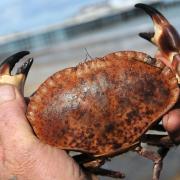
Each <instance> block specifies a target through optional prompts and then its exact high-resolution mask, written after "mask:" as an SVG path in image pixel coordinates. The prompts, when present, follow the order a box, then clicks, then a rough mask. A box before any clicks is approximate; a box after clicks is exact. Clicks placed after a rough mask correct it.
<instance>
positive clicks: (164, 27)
mask: <svg viewBox="0 0 180 180" xmlns="http://www.w3.org/2000/svg"><path fill="white" fill-rule="evenodd" d="M135 7H137V8H141V9H143V10H144V11H145V12H146V13H147V14H149V15H150V17H151V18H152V20H153V23H154V30H155V31H154V32H150V33H140V34H139V35H140V36H141V37H142V38H144V39H146V40H148V41H150V42H152V43H153V44H155V45H156V46H157V47H158V48H159V52H160V54H161V56H159V59H160V60H162V61H163V62H164V63H165V64H166V65H167V66H169V67H170V68H171V69H172V70H173V71H175V73H176V74H177V78H178V80H179V82H180V54H179V53H180V36H179V34H178V32H177V31H176V29H175V28H174V27H173V26H172V25H171V24H170V23H169V22H168V20H167V19H166V18H165V17H164V16H163V15H162V14H161V13H160V12H159V11H157V10H156V9H154V8H153V7H151V6H148V5H145V4H141V3H139V4H136V5H135ZM161 57H162V58H161Z"/></svg>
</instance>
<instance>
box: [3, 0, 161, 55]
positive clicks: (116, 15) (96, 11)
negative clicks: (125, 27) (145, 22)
mask: <svg viewBox="0 0 180 180" xmlns="http://www.w3.org/2000/svg"><path fill="white" fill-rule="evenodd" d="M120 2H121V1H119V0H118V1H117V0H105V1H103V3H97V4H95V5H91V6H86V7H83V8H82V9H80V11H79V13H78V14H77V15H75V16H73V17H72V18H71V19H69V20H68V21H66V22H64V23H63V24H58V25H53V26H50V27H47V28H44V29H41V30H36V31H31V32H22V33H15V34H11V35H8V36H4V37H1V38H0V55H1V56H4V55H6V54H8V53H14V52H17V51H21V50H31V51H32V50H33V51H39V50H42V49H45V48H48V47H50V46H52V45H55V44H57V43H63V42H64V41H67V40H69V39H72V38H73V37H75V36H78V35H81V34H82V33H86V32H89V31H92V30H97V29H99V28H103V27H107V26H110V25H112V24H113V23H117V22H119V21H120V20H121V21H123V20H126V19H127V18H131V17H134V13H136V14H138V13H139V14H140V13H141V12H140V11H137V10H135V9H134V8H133V5H134V4H135V3H136V0H129V1H123V4H122V2H121V3H120ZM137 2H146V3H147V2H148V3H149V4H156V5H157V4H159V3H160V1H158V0H151V1H143V0H142V1H140V0H137Z"/></svg>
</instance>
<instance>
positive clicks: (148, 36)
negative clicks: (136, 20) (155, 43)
mask: <svg viewBox="0 0 180 180" xmlns="http://www.w3.org/2000/svg"><path fill="white" fill-rule="evenodd" d="M139 36H140V37H142V38H144V39H146V40H148V41H150V42H152V38H153V37H154V32H149V33H145V32H143V33H139Z"/></svg>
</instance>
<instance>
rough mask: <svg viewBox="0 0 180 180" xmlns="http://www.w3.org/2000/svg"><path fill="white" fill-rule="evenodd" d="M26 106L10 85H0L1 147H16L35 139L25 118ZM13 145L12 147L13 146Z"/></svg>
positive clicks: (17, 92)
mask: <svg viewBox="0 0 180 180" xmlns="http://www.w3.org/2000/svg"><path fill="white" fill-rule="evenodd" d="M25 110H26V105H25V102H24V99H23V97H22V96H21V95H20V93H19V91H18V90H17V89H16V88H15V87H14V86H11V85H0V139H1V144H2V146H7V147H8V146H11V148H12V147H17V146H18V145H23V146H24V145H27V144H31V143H32V141H33V140H34V139H35V136H34V135H33V133H32V129H31V127H30V125H29V123H28V122H27V119H26V117H25ZM13 145H14V146H13Z"/></svg>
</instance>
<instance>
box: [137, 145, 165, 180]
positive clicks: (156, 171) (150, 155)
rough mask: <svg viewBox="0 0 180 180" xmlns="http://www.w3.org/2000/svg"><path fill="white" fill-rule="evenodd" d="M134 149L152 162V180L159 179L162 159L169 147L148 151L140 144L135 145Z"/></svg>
mask: <svg viewBox="0 0 180 180" xmlns="http://www.w3.org/2000/svg"><path fill="white" fill-rule="evenodd" d="M135 151H136V152H137V153H138V154H139V155H140V156H143V157H145V158H147V159H150V160H152V161H153V163H154V167H153V178H152V180H159V177H160V173H161V170H162V167H163V159H164V158H165V157H166V155H167V153H168V151H169V148H164V147H161V148H159V150H158V152H155V151H149V150H147V149H145V148H142V147H141V146H139V147H137V148H136V149H135Z"/></svg>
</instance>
